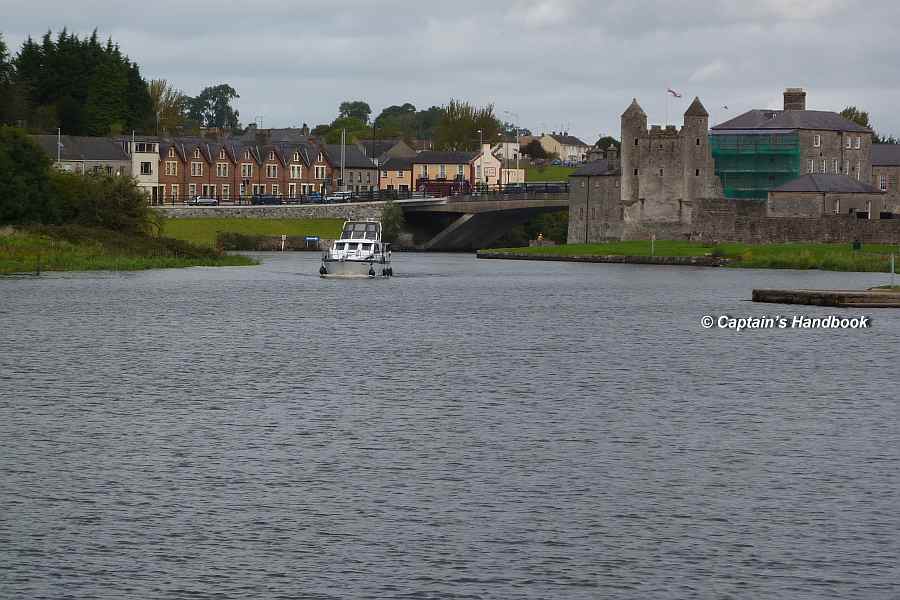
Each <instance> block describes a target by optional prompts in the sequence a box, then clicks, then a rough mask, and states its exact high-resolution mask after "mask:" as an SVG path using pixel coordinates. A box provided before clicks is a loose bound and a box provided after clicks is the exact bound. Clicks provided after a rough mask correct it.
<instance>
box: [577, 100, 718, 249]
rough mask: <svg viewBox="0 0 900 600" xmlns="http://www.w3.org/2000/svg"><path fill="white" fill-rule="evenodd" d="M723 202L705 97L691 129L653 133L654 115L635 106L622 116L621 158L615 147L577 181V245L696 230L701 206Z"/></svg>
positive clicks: (689, 113) (696, 106)
mask: <svg viewBox="0 0 900 600" xmlns="http://www.w3.org/2000/svg"><path fill="white" fill-rule="evenodd" d="M721 195H722V185H721V183H720V182H719V178H718V177H717V176H716V174H715V163H714V162H713V158H712V154H711V153H710V146H709V113H708V112H707V111H706V109H705V108H704V107H703V104H702V103H701V102H700V99H699V98H694V101H693V102H692V103H691V105H690V106H689V107H688V109H687V110H686V111H685V113H684V126H683V127H682V128H681V129H677V128H676V127H675V126H674V125H667V126H665V127H660V126H659V125H653V126H652V127H649V128H648V127H647V114H646V113H645V112H644V110H643V109H642V108H641V106H640V104H638V102H637V99H635V100H633V101H632V102H631V105H630V106H629V107H628V109H627V110H626V111H625V112H624V113H623V114H622V150H621V158H619V157H618V156H617V152H616V150H615V148H614V147H610V148H608V149H607V150H606V157H605V158H604V159H601V160H598V161H593V162H591V163H587V164H585V165H584V166H583V167H582V168H581V169H579V171H577V172H576V173H575V176H573V183H572V184H571V185H570V201H569V241H570V242H573V243H574V242H588V243H593V242H599V241H604V240H608V239H622V238H629V237H635V236H638V235H640V233H641V231H642V230H643V229H645V228H646V227H648V226H652V228H653V229H654V231H656V232H659V233H658V234H657V235H659V236H661V237H662V236H674V237H681V236H682V235H683V232H684V231H685V230H689V228H690V224H691V222H692V219H693V210H694V207H695V204H696V202H697V201H698V200H699V199H701V198H715V197H720V196H721Z"/></svg>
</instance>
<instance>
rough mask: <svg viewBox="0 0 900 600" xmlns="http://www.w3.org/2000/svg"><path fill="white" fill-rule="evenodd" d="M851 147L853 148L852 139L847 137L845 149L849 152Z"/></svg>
mask: <svg viewBox="0 0 900 600" xmlns="http://www.w3.org/2000/svg"><path fill="white" fill-rule="evenodd" d="M852 147H853V138H851V137H850V136H847V149H848V150H849V149H850V148H852Z"/></svg>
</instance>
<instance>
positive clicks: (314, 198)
mask: <svg viewBox="0 0 900 600" xmlns="http://www.w3.org/2000/svg"><path fill="white" fill-rule="evenodd" d="M568 193H569V183H568V182H566V181H542V182H529V183H507V184H499V185H476V186H475V187H474V188H473V189H472V190H471V191H469V192H467V193H464V194H454V199H456V200H463V201H465V200H473V201H475V200H484V199H485V198H486V197H490V199H491V200H503V199H504V198H507V197H512V196H514V195H521V194H568ZM434 197H435V194H433V193H427V192H424V191H412V190H371V191H365V192H338V193H333V194H325V195H321V194H304V195H288V194H254V195H250V196H222V195H207V196H192V197H189V198H183V197H178V198H172V197H169V198H164V199H162V200H160V201H157V202H156V203H155V205H156V206H272V205H275V206H277V205H310V204H351V203H359V202H379V201H385V200H428V199H431V198H434Z"/></svg>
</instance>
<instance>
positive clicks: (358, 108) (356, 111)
mask: <svg viewBox="0 0 900 600" xmlns="http://www.w3.org/2000/svg"><path fill="white" fill-rule="evenodd" d="M371 114H372V109H371V108H370V107H369V105H368V104H367V103H366V102H363V101H362V100H347V101H345V102H341V105H340V106H339V107H338V118H339V119H340V118H354V119H359V120H360V121H362V122H363V123H368V122H369V115H371Z"/></svg>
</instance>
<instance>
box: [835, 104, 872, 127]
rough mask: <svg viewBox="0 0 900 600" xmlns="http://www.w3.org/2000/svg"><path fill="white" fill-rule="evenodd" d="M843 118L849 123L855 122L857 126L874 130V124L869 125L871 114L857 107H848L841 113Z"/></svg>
mask: <svg viewBox="0 0 900 600" xmlns="http://www.w3.org/2000/svg"><path fill="white" fill-rule="evenodd" d="M841 116H842V117H844V118H845V119H847V120H849V121H853V122H854V123H856V124H857V125H860V126H862V127H868V128H869V129H872V124H871V123H869V113H868V112H866V111H863V110H859V109H858V108H856V107H855V106H848V107H846V108H845V109H844V110H842V111H841Z"/></svg>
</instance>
